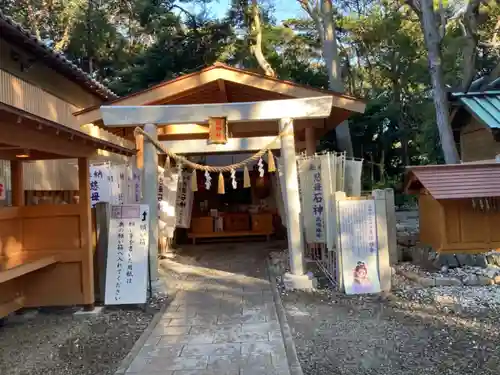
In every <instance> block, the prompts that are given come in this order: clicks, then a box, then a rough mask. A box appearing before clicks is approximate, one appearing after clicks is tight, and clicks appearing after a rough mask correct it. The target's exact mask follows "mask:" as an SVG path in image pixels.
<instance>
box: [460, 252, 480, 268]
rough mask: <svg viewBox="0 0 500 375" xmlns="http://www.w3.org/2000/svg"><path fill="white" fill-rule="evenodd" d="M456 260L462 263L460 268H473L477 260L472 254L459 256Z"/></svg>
mask: <svg viewBox="0 0 500 375" xmlns="http://www.w3.org/2000/svg"><path fill="white" fill-rule="evenodd" d="M456 258H457V260H458V263H460V267H465V266H470V267H472V266H474V264H475V259H474V257H473V256H471V255H470V254H457V255H456Z"/></svg>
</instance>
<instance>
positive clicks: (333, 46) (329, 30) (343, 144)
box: [318, 0, 353, 156]
mask: <svg viewBox="0 0 500 375" xmlns="http://www.w3.org/2000/svg"><path fill="white" fill-rule="evenodd" d="M321 1H322V3H321V9H322V12H321V13H322V15H323V30H324V34H323V46H322V47H323V58H324V59H325V64H326V68H327V70H328V82H329V84H328V88H329V89H330V90H333V91H337V92H340V93H341V92H344V85H343V83H342V75H341V69H340V57H339V52H338V47H337V38H336V35H335V25H334V23H333V11H332V0H321ZM318 31H319V32H321V30H318ZM335 134H336V136H337V146H338V147H339V148H340V149H341V150H343V151H345V152H346V154H347V156H353V148H352V140H351V133H350V132H349V122H348V121H347V120H346V121H343V122H342V123H341V124H339V125H338V126H337V127H336V128H335Z"/></svg>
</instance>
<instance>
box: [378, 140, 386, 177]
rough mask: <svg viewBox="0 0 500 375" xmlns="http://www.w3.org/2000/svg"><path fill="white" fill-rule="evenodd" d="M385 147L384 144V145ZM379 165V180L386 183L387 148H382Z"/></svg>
mask: <svg viewBox="0 0 500 375" xmlns="http://www.w3.org/2000/svg"><path fill="white" fill-rule="evenodd" d="M382 147H384V145H382ZM377 166H378V171H379V182H380V183H381V184H385V150H384V149H382V151H381V152H380V160H379V163H378V164H377Z"/></svg>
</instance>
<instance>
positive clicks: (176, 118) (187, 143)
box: [100, 96, 333, 289]
mask: <svg viewBox="0 0 500 375" xmlns="http://www.w3.org/2000/svg"><path fill="white" fill-rule="evenodd" d="M332 103H333V97H331V96H321V97H312V98H303V99H283V100H268V101H260V102H246V103H222V104H181V105H151V106H101V108H100V109H101V113H102V119H103V122H104V125H105V126H108V127H135V126H137V125H144V131H145V132H146V133H147V134H148V135H149V136H150V137H151V138H152V139H154V140H157V137H158V135H157V129H156V127H157V126H160V125H165V124H192V123H207V122H208V119H209V118H210V117H225V118H226V119H227V122H228V124H231V123H235V122H248V121H255V122H258V121H270V120H272V121H278V123H279V131H280V132H282V131H283V130H284V129H285V128H286V129H288V131H287V133H286V134H285V135H283V136H282V137H281V142H276V146H275V147H276V148H281V157H282V159H283V169H284V170H283V171H282V172H283V173H284V175H285V179H284V181H285V183H284V189H283V190H284V191H285V196H284V197H283V201H284V204H285V205H286V210H285V212H286V213H287V215H286V227H287V234H288V236H287V237H288V249H289V256H290V259H289V261H290V269H291V274H289V275H286V276H287V280H288V281H289V282H290V283H291V284H292V285H293V287H294V288H296V289H307V288H311V286H312V281H311V280H309V278H308V277H307V276H305V275H304V259H303V248H304V240H303V233H302V228H301V225H300V197H299V183H298V176H297V162H296V154H295V139H294V132H293V120H294V119H315V118H327V117H328V116H329V115H330V112H331V110H332ZM272 138H274V137H250V138H232V139H230V141H229V142H228V143H227V144H225V145H208V144H207V142H206V141H205V140H195V141H193V140H181V141H166V142H163V145H164V146H165V147H167V148H173V149H175V152H176V153H180V154H183V153H184V154H186V153H194V152H196V153H211V152H231V151H257V150H259V149H260V148H262V147H265V146H266V145H267V144H268V143H269V140H270V139H272ZM236 140H238V141H239V142H238V141H236ZM143 158H144V172H143V173H144V191H143V203H144V204H148V205H149V210H150V215H149V218H150V226H149V228H150V233H149V239H150V240H149V255H150V270H151V272H150V279H151V282H152V285H154V283H155V282H156V281H157V279H158V259H157V257H158V247H157V244H158V205H157V204H158V202H157V191H158V186H157V185H158V180H157V170H158V155H157V150H156V148H155V146H154V145H153V143H151V142H150V141H148V139H147V137H145V140H144V155H143Z"/></svg>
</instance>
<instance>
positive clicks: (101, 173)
mask: <svg viewBox="0 0 500 375" xmlns="http://www.w3.org/2000/svg"><path fill="white" fill-rule="evenodd" d="M110 180H111V176H110V168H109V164H102V165H91V166H90V204H91V206H92V207H94V206H95V205H96V204H97V203H99V202H110V201H111V181H110Z"/></svg>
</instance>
